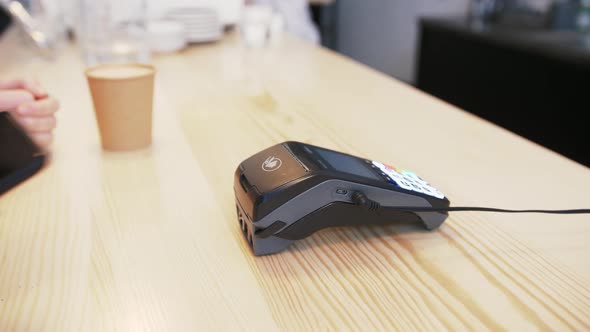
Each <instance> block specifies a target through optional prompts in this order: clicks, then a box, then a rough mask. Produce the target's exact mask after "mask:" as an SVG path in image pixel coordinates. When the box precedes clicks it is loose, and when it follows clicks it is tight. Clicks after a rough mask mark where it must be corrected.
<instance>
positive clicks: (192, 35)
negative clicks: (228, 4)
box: [164, 5, 223, 43]
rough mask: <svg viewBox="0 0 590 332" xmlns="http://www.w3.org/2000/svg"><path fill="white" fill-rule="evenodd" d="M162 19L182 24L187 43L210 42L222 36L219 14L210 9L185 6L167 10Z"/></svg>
mask: <svg viewBox="0 0 590 332" xmlns="http://www.w3.org/2000/svg"><path fill="white" fill-rule="evenodd" d="M164 18H165V19H166V20H172V21H176V22H180V23H182V24H183V25H184V27H185V31H186V39H187V41H188V42H192V43H202V42H212V41H216V40H219V39H221V37H222V34H223V24H222V23H221V20H220V18H219V14H218V12H217V10H215V9H214V8H211V7H197V6H195V7H192V6H188V5H185V6H179V7H173V8H168V9H167V10H166V12H165V14H164Z"/></svg>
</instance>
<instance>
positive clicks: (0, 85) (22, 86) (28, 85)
mask: <svg viewBox="0 0 590 332" xmlns="http://www.w3.org/2000/svg"><path fill="white" fill-rule="evenodd" d="M0 90H27V91H28V92H30V93H31V94H32V95H33V96H34V97H35V99H41V98H45V97H47V91H45V89H43V87H42V86H41V84H40V83H39V82H37V81H36V80H10V81H0Z"/></svg>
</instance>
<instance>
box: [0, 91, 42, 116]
mask: <svg viewBox="0 0 590 332" xmlns="http://www.w3.org/2000/svg"><path fill="white" fill-rule="evenodd" d="M34 100H35V98H34V96H33V95H32V94H31V93H30V92H27V91H25V90H5V91H3V90H0V112H4V111H12V110H14V109H16V108H17V107H19V106H21V105H24V104H28V103H31V102H32V101H34Z"/></svg>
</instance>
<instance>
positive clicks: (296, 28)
mask: <svg viewBox="0 0 590 332" xmlns="http://www.w3.org/2000/svg"><path fill="white" fill-rule="evenodd" d="M246 4H260V5H267V6H270V7H271V8H272V9H273V10H274V11H275V12H277V13H279V14H280V15H281V16H282V17H283V19H284V20H285V25H286V30H287V31H288V32H290V33H292V34H294V35H296V36H298V37H301V38H303V39H305V40H307V41H310V42H312V43H318V42H319V40H320V37H319V33H318V30H317V28H316V26H315V25H314V23H313V21H312V19H311V14H310V12H309V3H308V0H246Z"/></svg>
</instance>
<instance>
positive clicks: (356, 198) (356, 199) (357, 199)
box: [351, 191, 381, 211]
mask: <svg viewBox="0 0 590 332" xmlns="http://www.w3.org/2000/svg"><path fill="white" fill-rule="evenodd" d="M351 198H352V202H353V203H354V204H355V205H358V206H360V207H362V208H364V209H365V210H368V211H378V210H379V209H381V204H379V203H378V202H375V201H374V200H372V199H370V198H369V197H367V195H365V194H363V193H362V192H360V191H355V192H354V193H353V194H352V197H351Z"/></svg>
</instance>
